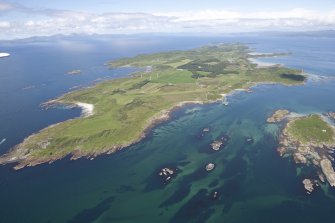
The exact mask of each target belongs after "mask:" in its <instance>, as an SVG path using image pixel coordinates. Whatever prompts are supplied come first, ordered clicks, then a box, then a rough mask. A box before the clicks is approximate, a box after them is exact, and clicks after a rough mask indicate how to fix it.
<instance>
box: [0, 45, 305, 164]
mask: <svg viewBox="0 0 335 223" xmlns="http://www.w3.org/2000/svg"><path fill="white" fill-rule="evenodd" d="M248 52H249V49H248V48H247V47H246V46H244V45H241V44H221V45H215V46H205V47H201V48H198V49H194V50H189V51H172V52H166V53H157V54H151V55H139V56H137V57H134V58H125V59H120V60H117V61H112V62H110V63H109V66H110V67H111V68H115V67H122V66H135V67H144V68H145V67H147V66H150V69H149V70H147V71H141V72H138V73H136V74H133V75H132V76H131V77H128V78H121V79H116V80H111V81H105V82H103V83H99V84H97V85H95V86H92V87H90V88H86V89H82V90H78V91H75V92H70V93H68V94H65V95H63V96H61V97H60V98H59V99H57V101H58V102H59V103H64V104H74V103H76V102H84V103H90V104H93V105H94V106H95V108H94V115H92V116H90V117H86V118H84V117H82V118H78V119H74V120H69V121H65V122H62V123H60V124H58V125H55V126H52V127H49V128H46V129H44V130H41V131H40V132H39V133H37V134H35V135H33V136H31V137H29V138H28V139H26V140H25V141H24V142H22V143H21V144H20V145H18V146H17V147H16V148H15V149H14V150H12V151H11V152H10V153H9V154H7V155H5V156H4V157H3V158H2V159H0V163H5V162H8V160H10V159H11V160H12V161H17V162H19V163H20V162H21V163H23V165H34V162H35V160H39V161H38V162H47V161H49V160H54V159H59V158H61V157H64V156H65V155H68V154H71V153H75V154H77V155H78V156H90V155H97V154H101V153H105V152H113V151H115V150H117V149H119V148H122V147H124V146H126V145H129V144H131V143H132V142H134V141H136V140H137V139H139V138H140V137H141V136H142V134H143V131H144V130H145V129H146V128H147V127H148V126H149V125H150V123H151V122H152V119H153V118H155V117H157V116H159V115H160V114H161V112H162V111H164V110H169V109H171V108H173V107H174V106H175V105H176V104H178V103H180V102H184V101H202V102H204V103H207V102H211V101H214V100H217V99H220V98H221V97H222V96H221V94H223V93H229V92H231V91H232V90H234V89H237V88H248V87H250V86H253V85H255V84H256V83H261V82H271V83H281V84H288V85H294V84H301V83H303V82H304V80H305V77H304V76H302V75H300V74H299V71H296V70H292V69H288V68H284V67H269V68H261V69H259V68H256V66H255V65H254V64H251V63H250V62H249V60H248ZM36 163H37V161H36Z"/></svg>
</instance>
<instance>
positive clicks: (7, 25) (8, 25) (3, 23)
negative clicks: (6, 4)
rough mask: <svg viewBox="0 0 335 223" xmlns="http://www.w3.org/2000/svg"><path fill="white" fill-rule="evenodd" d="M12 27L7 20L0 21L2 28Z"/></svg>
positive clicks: (0, 27)
mask: <svg viewBox="0 0 335 223" xmlns="http://www.w3.org/2000/svg"><path fill="white" fill-rule="evenodd" d="M10 27H11V25H10V23H9V22H7V21H0V29H8V28H10Z"/></svg>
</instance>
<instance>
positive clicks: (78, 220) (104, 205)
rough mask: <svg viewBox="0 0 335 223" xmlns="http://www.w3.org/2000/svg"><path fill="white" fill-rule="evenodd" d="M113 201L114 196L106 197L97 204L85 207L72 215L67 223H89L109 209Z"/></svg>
mask: <svg viewBox="0 0 335 223" xmlns="http://www.w3.org/2000/svg"><path fill="white" fill-rule="evenodd" d="M113 201H114V197H108V198H106V199H105V200H103V201H101V202H100V203H99V204H98V205H97V206H95V207H92V208H88V209H85V210H83V211H81V212H79V213H78V214H77V215H76V216H74V217H73V218H72V219H71V220H69V221H68V223H90V222H93V221H94V220H96V219H98V218H99V217H100V216H101V215H102V214H103V213H104V212H105V211H107V210H108V209H109V207H110V206H111V204H112V203H113Z"/></svg>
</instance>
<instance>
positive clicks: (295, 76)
mask: <svg viewBox="0 0 335 223" xmlns="http://www.w3.org/2000/svg"><path fill="white" fill-rule="evenodd" d="M280 76H281V77H282V78H288V79H291V80H294V81H304V80H306V77H305V76H304V75H301V74H281V75H280Z"/></svg>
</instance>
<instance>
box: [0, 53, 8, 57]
mask: <svg viewBox="0 0 335 223" xmlns="http://www.w3.org/2000/svg"><path fill="white" fill-rule="evenodd" d="M9 56H10V54H9V53H0V58H2V57H9Z"/></svg>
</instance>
